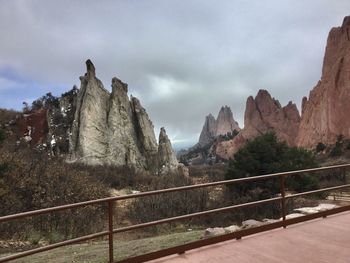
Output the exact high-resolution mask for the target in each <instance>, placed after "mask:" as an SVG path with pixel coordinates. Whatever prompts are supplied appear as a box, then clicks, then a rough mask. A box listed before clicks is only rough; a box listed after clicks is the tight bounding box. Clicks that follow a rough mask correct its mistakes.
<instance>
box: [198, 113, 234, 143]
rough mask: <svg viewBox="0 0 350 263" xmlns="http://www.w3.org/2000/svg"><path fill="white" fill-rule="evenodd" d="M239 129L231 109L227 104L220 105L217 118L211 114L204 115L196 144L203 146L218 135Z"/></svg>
mask: <svg viewBox="0 0 350 263" xmlns="http://www.w3.org/2000/svg"><path fill="white" fill-rule="evenodd" d="M234 130H236V131H240V128H239V126H238V123H237V122H236V121H235V120H234V118H233V114H232V111H231V109H230V107H228V106H222V107H221V109H220V111H219V114H218V117H217V119H215V118H214V116H213V115H212V114H209V115H207V116H206V117H205V122H204V125H203V128H202V132H201V134H200V136H199V141H198V145H199V146H204V145H207V144H209V143H211V142H212V141H213V140H214V139H215V138H216V137H218V136H219V135H226V134H227V133H232V132H233V131H234Z"/></svg>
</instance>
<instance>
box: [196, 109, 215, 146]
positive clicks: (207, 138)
mask: <svg viewBox="0 0 350 263" xmlns="http://www.w3.org/2000/svg"><path fill="white" fill-rule="evenodd" d="M215 134H216V120H215V118H214V116H213V115H211V114H209V115H208V116H206V117H205V122H204V125H203V128H202V132H201V134H200V136H199V141H198V144H199V145H206V144H208V143H210V142H211V141H212V140H213V139H214V138H215Z"/></svg>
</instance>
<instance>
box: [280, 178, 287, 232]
mask: <svg viewBox="0 0 350 263" xmlns="http://www.w3.org/2000/svg"><path fill="white" fill-rule="evenodd" d="M284 181H285V180H284V176H283V175H281V176H280V192H281V197H282V199H281V205H282V220H283V222H285V221H286V191H285V185H284ZM283 228H286V225H285V224H283Z"/></svg>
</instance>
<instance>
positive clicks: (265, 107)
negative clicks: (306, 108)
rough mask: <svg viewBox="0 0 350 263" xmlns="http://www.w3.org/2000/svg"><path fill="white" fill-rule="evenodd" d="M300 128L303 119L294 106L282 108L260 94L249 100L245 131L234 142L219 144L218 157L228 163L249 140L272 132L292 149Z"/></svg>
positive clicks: (291, 104)
mask: <svg viewBox="0 0 350 263" xmlns="http://www.w3.org/2000/svg"><path fill="white" fill-rule="evenodd" d="M299 125H300V115H299V112H298V109H297V107H296V105H295V104H294V103H292V102H289V103H288V105H286V106H285V107H282V106H281V104H280V103H279V101H278V100H276V99H274V98H272V97H271V95H270V94H269V93H268V92H267V91H266V90H259V92H258V94H257V96H256V97H255V99H254V98H253V97H252V96H250V97H249V98H248V99H247V103H246V110H245V115H244V128H243V129H242V130H241V132H240V133H239V134H238V135H237V136H236V137H235V138H233V139H232V140H229V141H222V142H219V143H218V144H217V145H216V154H217V155H218V156H219V157H221V158H223V159H226V160H227V159H229V158H232V157H233V155H234V153H235V152H236V151H237V150H238V149H239V148H240V147H242V146H243V145H244V144H245V142H246V141H247V140H249V139H252V138H254V137H257V136H259V135H262V134H264V133H267V132H269V131H274V132H275V133H276V135H277V137H278V138H279V139H281V140H283V141H286V142H287V143H288V144H289V145H295V144H296V137H297V135H298V130H299Z"/></svg>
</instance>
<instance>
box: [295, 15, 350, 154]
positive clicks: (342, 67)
mask: <svg viewBox="0 0 350 263" xmlns="http://www.w3.org/2000/svg"><path fill="white" fill-rule="evenodd" d="M349 100H350V16H348V17H345V18H344V21H343V24H342V26H341V27H336V28H333V29H332V30H331V31H330V33H329V35H328V40H327V46H326V52H325V56H324V60H323V68H322V77H321V80H320V81H319V82H318V83H317V85H316V86H315V87H314V88H313V90H312V91H311V92H310V94H309V98H308V99H307V98H306V97H304V98H303V102H302V120H301V124H300V130H299V135H298V138H297V144H298V145H299V146H303V147H308V148H313V147H315V146H316V145H317V144H318V143H319V142H322V143H325V144H333V143H335V141H336V137H337V136H338V135H343V136H344V137H345V138H350V118H349V117H348V115H347V114H348V112H349V111H350V104H349Z"/></svg>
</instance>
